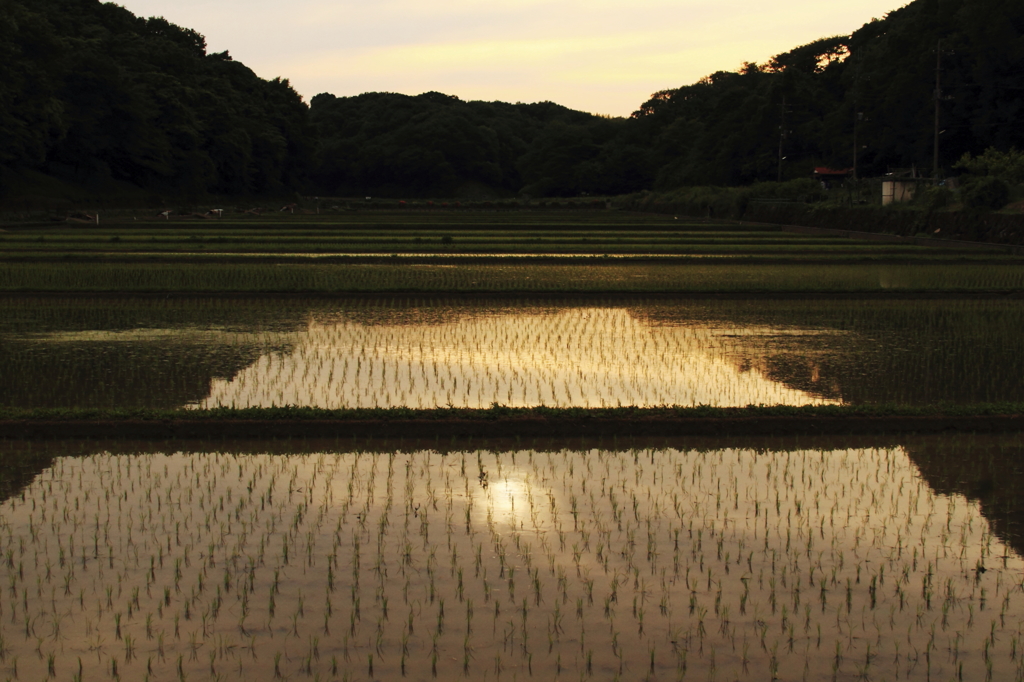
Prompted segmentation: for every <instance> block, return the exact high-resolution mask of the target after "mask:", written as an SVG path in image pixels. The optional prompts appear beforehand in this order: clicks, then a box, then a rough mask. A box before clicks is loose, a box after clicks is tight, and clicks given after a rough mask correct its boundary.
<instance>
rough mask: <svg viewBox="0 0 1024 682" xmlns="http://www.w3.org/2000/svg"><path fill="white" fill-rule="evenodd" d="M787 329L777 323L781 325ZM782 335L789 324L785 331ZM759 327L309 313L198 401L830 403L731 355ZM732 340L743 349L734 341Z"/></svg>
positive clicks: (538, 316) (601, 315)
mask: <svg viewBox="0 0 1024 682" xmlns="http://www.w3.org/2000/svg"><path fill="white" fill-rule="evenodd" d="M783 333H786V332H783ZM789 333H792V332H789ZM762 336H770V337H772V338H776V337H777V336H779V330H775V329H769V328H749V327H748V328H729V327H727V326H721V325H718V326H712V325H701V324H697V323H694V324H692V325H689V326H677V327H667V326H651V325H648V324H646V323H645V322H644V321H642V320H638V319H636V318H635V317H633V316H632V315H631V314H630V313H629V311H628V310H626V309H622V308H568V309H561V310H555V311H545V312H540V313H527V312H523V311H518V312H516V313H515V314H507V313H506V314H501V313H499V314H492V315H475V316H463V317H459V318H457V319H452V320H451V321H449V322H447V323H446V324H436V323H434V324H422V323H420V324H417V323H409V324H400V325H399V324H395V325H367V324H362V323H359V322H353V321H350V320H347V319H343V318H342V319H334V320H322V321H314V322H312V323H311V324H310V326H309V328H308V330H306V331H305V332H303V333H300V334H298V335H296V337H295V344H294V347H293V348H292V350H291V351H289V352H282V353H273V354H268V355H264V356H262V357H261V358H260V359H259V360H258V361H256V363H254V364H253V365H252V366H250V367H247V368H245V369H244V370H242V371H241V372H239V373H238V374H237V375H236V376H234V377H232V378H231V379H218V380H215V381H214V382H213V385H212V388H211V392H210V396H209V398H208V399H206V400H204V401H202V402H201V403H200V405H201V406H204V407H206V406H216V405H227V406H232V405H233V406H236V407H249V406H270V405H289V404H294V405H315V406H319V407H392V406H408V407H434V406H439V405H440V406H444V405H454V406H456V407H486V406H488V405H490V404H491V403H494V402H497V403H500V404H502V405H508V406H529V405H551V406H585V407H613V406H617V405H640V406H645V405H730V406H732V405H748V404H760V403H764V404H787V405H803V404H808V403H822V402H832V401H830V400H827V399H824V398H822V397H819V396H815V395H813V394H811V393H808V392H805V391H800V390H796V389H793V388H790V387H788V386H786V385H784V384H783V383H781V382H777V381H772V380H770V379H768V378H766V377H765V375H764V374H763V373H762V372H761V371H758V370H757V368H756V366H755V365H752V364H751V363H750V362H749V361H746V362H744V360H743V359H741V358H739V357H738V356H739V355H740V350H741V345H740V344H743V345H745V346H749V345H750V342H751V341H752V340H753V341H757V339H758V338H759V337H762ZM742 350H747V349H746V348H742Z"/></svg>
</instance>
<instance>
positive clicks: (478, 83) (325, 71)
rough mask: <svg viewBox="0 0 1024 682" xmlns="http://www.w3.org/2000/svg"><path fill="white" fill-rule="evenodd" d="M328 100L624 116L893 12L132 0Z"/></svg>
mask: <svg viewBox="0 0 1024 682" xmlns="http://www.w3.org/2000/svg"><path fill="white" fill-rule="evenodd" d="M119 4H123V5H124V6H125V7H126V8H127V9H129V10H131V11H132V12H134V13H135V14H137V15H140V16H147V17H148V16H163V17H165V18H166V19H168V20H169V21H171V22H173V23H176V24H179V25H181V26H186V27H188V28H193V29H195V30H197V31H199V32H200V33H202V34H203V35H205V36H206V40H207V43H208V45H209V49H210V51H211V52H219V51H222V50H229V51H230V52H231V54H232V56H234V57H235V58H236V59H238V60H240V61H242V62H244V63H245V64H246V65H248V66H249V67H250V68H252V69H253V70H254V71H256V73H257V74H259V75H260V76H262V77H264V78H274V77H276V76H281V77H285V78H288V79H290V80H291V83H292V85H293V86H294V87H295V88H296V90H298V91H299V93H300V94H302V95H303V96H304V97H305V98H306V99H307V100H308V99H309V98H310V97H312V96H313V95H315V94H317V93H320V92H330V93H333V94H335V95H338V96H347V95H358V94H360V93H363V92H401V93H405V94H409V95H416V94H419V93H421V92H428V91H431V90H435V91H438V92H443V93H446V94H449V95H456V96H458V97H460V98H461V99H464V100H501V101H505V102H518V101H521V102H538V101H545V100H550V101H553V102H557V103H559V104H563V105H565V106H568V107H571V108H573V109H580V110H583V111H589V112H592V113H597V114H610V115H614V116H628V115H629V113H630V112H632V111H634V110H635V109H637V108H638V107H639V105H640V104H642V103H643V102H644V101H645V100H646V99H647V98H648V96H649V95H650V94H651V93H653V92H656V91H658V90H663V89H666V88H675V87H679V86H681V85H688V84H690V83H693V82H694V81H696V80H697V79H699V78H700V77H702V76H705V75H707V74H709V73H713V72H715V71H723V70H725V71H730V70H736V69H738V68H739V66H740V65H741V64H742V63H743V62H744V61H753V62H764V61H766V60H768V59H769V58H770V57H772V56H773V55H775V54H778V53H780V52H785V51H787V50H789V49H791V48H793V47H796V46H798V45H802V44H805V43H808V42H811V41H813V40H816V39H818V38H822V37H825V36H830V35H838V34H849V33H851V32H853V31H854V30H856V29H858V28H859V27H860V26H862V25H863V24H865V23H867V22H868V21H870V20H871V19H872V18H873V17H882V16H883V15H884V14H885V13H886V12H888V11H891V10H893V9H895V8H896V7H898V6H899V3H898V2H896V0H852V1H851V2H845V3H831V2H820V1H812V0H780V1H779V2H775V3H763V2H750V1H749V0H744V1H742V2H741V1H740V0H717V1H715V0H630V1H626V0H586V1H585V2H584V1H583V0H439V1H437V2H425V1H424V0H370V1H367V0H289V1H288V2H284V1H282V0H273V1H272V0H173V2H172V1H171V0H127V1H126V2H124V3H119Z"/></svg>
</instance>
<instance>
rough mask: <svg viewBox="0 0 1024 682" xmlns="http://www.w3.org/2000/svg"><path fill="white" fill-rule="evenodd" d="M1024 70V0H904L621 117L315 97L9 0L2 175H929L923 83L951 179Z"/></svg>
mask: <svg viewBox="0 0 1024 682" xmlns="http://www.w3.org/2000/svg"><path fill="white" fill-rule="evenodd" d="M940 65H941V68H937V66H940ZM1022 72H1024V3H1020V2H1019V0H914V2H911V3H910V4H908V5H907V6H905V7H902V8H900V9H898V10H895V11H893V12H891V13H889V14H888V15H887V16H885V17H884V18H882V19H876V20H872V21H871V22H869V23H867V24H865V25H864V26H863V27H862V28H860V29H859V30H857V31H855V32H854V33H853V34H852V35H849V36H837V37H828V38H823V39H821V40H818V41H815V42H812V43H810V44H808V45H804V46H801V47H797V48H796V49H793V50H791V51H789V52H786V53H784V54H780V55H778V56H776V57H774V58H773V59H771V60H769V61H768V62H767V63H765V64H755V63H746V64H744V65H743V66H742V68H740V69H739V70H738V71H736V72H727V71H721V72H717V73H714V74H711V75H709V76H707V77H706V78H703V79H701V80H700V81H699V82H697V83H695V84H692V85H686V86H683V87H680V88H676V89H671V90H664V91H661V92H658V93H655V94H654V95H652V96H651V98H650V99H649V100H648V101H647V102H644V103H643V104H641V105H640V106H639V108H638V109H637V111H636V112H634V113H633V115H632V116H631V117H629V118H606V117H599V116H594V115H591V114H587V113H583V112H578V111H573V110H570V109H567V108H565V107H562V106H559V105H557V104H554V103H551V102H543V103H537V104H506V103H502V102H464V101H462V100H460V99H458V98H457V97H454V96H450V95H445V94H441V93H435V92H431V93H426V94H423V95H419V96H414V97H413V96H407V95H400V94H394V93H367V94H362V95H358V96H354V97H336V96H334V95H330V94H320V95H317V96H315V97H313V98H312V100H311V101H310V102H309V103H308V104H307V103H304V102H303V101H302V99H301V97H299V95H298V94H297V93H296V92H295V91H294V90H293V89H292V88H291V87H290V85H289V83H288V81H287V80H281V79H275V80H270V81H268V80H264V79H261V78H259V77H257V76H256V75H255V74H254V73H253V72H252V71H251V70H249V69H248V68H246V67H245V66H244V65H242V64H241V63H239V62H236V61H234V60H232V58H231V57H230V56H229V55H228V53H226V52H223V53H216V54H209V53H208V52H207V50H206V45H205V40H204V38H203V36H202V35H200V34H199V33H197V32H196V31H194V30H191V29H186V28H181V27H178V26H175V25H173V24H170V23H168V22H167V21H165V20H163V19H159V18H150V19H144V18H139V17H136V16H134V15H133V14H132V13H131V12H129V11H128V10H126V9H124V8H122V7H119V6H117V5H115V4H111V3H107V4H103V3H101V2H99V1H98V0H31V1H28V0H5V2H4V3H2V4H0V140H2V145H0V178H8V179H9V178H11V177H12V174H18V173H26V172H29V171H34V172H37V173H42V174H45V175H46V176H50V177H56V178H61V179H63V180H66V181H69V182H76V183H79V184H84V185H88V184H89V183H96V182H98V181H102V180H106V179H111V180H114V181H120V182H126V183H132V184H133V185H135V186H139V187H141V188H144V189H146V190H148V191H151V192H154V193H156V194H160V195H164V196H181V197H200V196H203V195H235V196H259V195H282V194H288V193H293V192H304V193H310V194H312V193H316V194H321V195H330V196H339V195H341V196H362V195H364V194H373V195H377V196H410V197H414V196H454V195H458V194H459V193H463V192H467V191H486V192H492V193H496V194H499V195H507V196H511V195H515V194H522V193H525V194H529V195H531V196H534V197H541V196H572V195H580V194H619V193H626V192H632V191H635V190H638V189H645V188H657V189H668V188H673V187H680V186H687V185H742V184H749V183H752V182H756V181H765V180H775V179H776V178H777V177H778V175H779V174H780V173H781V175H782V177H783V178H784V179H790V178H796V177H808V176H809V175H810V174H811V172H812V170H813V168H814V167H815V166H819V165H828V166H832V167H835V168H849V167H851V166H852V165H853V156H854V149H855V147H856V149H857V156H858V171H859V174H860V175H861V176H869V175H878V174H882V173H885V172H887V171H888V170H889V169H891V168H896V167H902V168H907V167H912V166H913V167H917V168H919V169H921V170H922V171H923V172H924V173H926V174H927V173H930V171H931V165H932V153H933V133H934V126H933V122H934V112H935V105H936V98H938V106H939V111H940V118H939V128H940V132H941V134H940V156H939V162H940V166H941V167H942V169H943V171H944V172H946V173H948V172H950V171H951V169H952V167H953V165H954V163H955V162H956V161H957V160H958V159H959V158H960V157H961V156H962V155H963V154H965V153H972V154H979V153H981V152H983V151H984V150H986V149H989V148H995V149H997V150H1003V151H1008V150H1010V149H1012V148H1015V147H1016V148H1024V126H1021V125H1019V121H1020V120H1021V118H1022V115H1024V106H1022V105H1024V82H1022V81H1021V79H1020V74H1021V73H1022ZM937 77H940V78H941V87H940V89H939V90H938V91H937V90H936V82H937ZM780 157H782V158H783V160H782V161H781V163H780ZM0 183H2V180H0ZM2 189H3V188H2V186H0V191H2Z"/></svg>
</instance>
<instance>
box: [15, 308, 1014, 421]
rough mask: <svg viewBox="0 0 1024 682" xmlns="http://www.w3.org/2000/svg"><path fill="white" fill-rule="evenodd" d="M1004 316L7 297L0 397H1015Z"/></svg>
mask: <svg viewBox="0 0 1024 682" xmlns="http://www.w3.org/2000/svg"><path fill="white" fill-rule="evenodd" d="M623 311H627V313H628V314H626V313H624V312H623ZM1022 319H1024V306H1021V304H1020V302H1019V301H1012V300H951V301H946V300H938V301H918V300H915V301H901V300H845V299H842V300H838V299H837V300H833V299H823V300H770V299H738V300H732V299H726V300H707V299H701V300H678V299H643V298H639V299H632V298H630V299H610V300H607V301H605V300H600V299H598V300H597V301H595V300H594V299H588V300H578V299H576V300H574V299H571V298H570V299H567V300H561V299H559V300H546V299H542V300H525V301H524V300H511V299H500V298H480V299H477V298H459V297H454V298H450V299H443V298H442V299H436V298H427V297H409V298H407V299H406V298H403V297H401V296H398V297H379V298H377V297H370V298H353V299H345V300H330V299H315V300H311V299H294V300H293V299H238V300H234V299H221V298H197V299H170V300H164V299H135V298H130V299H124V298H118V299H96V300H94V299H87V298H83V299H77V298H76V299H60V298H55V299H46V300H45V301H42V300H35V299H29V298H26V299H21V298H15V299H8V300H6V301H3V302H0V378H2V383H3V386H2V390H0V404H2V405H5V406H11V407H15V406H17V407H24V408H40V407H41V408H50V407H94V408H126V407H130V408H159V409H164V408H176V407H180V406H182V405H200V404H212V403H213V402H214V401H220V402H223V403H225V404H230V403H231V401H235V402H236V404H247V403H249V404H272V403H273V404H285V403H300V404H302V403H305V402H306V401H307V400H310V401H312V404H320V405H335V406H336V405H373V404H384V405H388V404H390V405H395V404H400V403H401V402H402V401H403V400H407V401H408V402H406V403H405V404H408V405H418V406H427V407H432V406H434V405H436V404H439V405H446V404H447V403H448V401H449V400H450V401H451V402H452V404H453V405H459V404H464V405H483V406H488V405H490V403H491V402H499V403H505V404H509V405H516V404H530V405H532V404H540V403H541V402H544V403H545V404H549V405H555V404H570V403H571V404H590V405H602V404H605V405H616V404H618V402H620V401H621V402H622V403H623V404H641V405H642V404H657V403H661V402H666V403H677V404H683V405H686V404H691V403H694V402H696V403H707V404H720V405H731V404H747V403H750V402H754V403H758V402H766V403H773V402H775V403H777V402H783V403H785V402H788V403H807V402H813V401H814V400H826V401H837V402H838V401H842V402H844V403H849V404H870V403H894V404H908V405H923V404H935V403H947V402H948V403H955V404H971V403H978V402H1019V401H1021V400H1024V382H1021V380H1020V377H1021V376H1024V346H1022V343H1024V342H1022V338H1024V337H1022V336H1021V334H1020V329H1021V328H1022V324H1024V323H1022ZM332 371H333V375H332ZM435 372H436V373H435Z"/></svg>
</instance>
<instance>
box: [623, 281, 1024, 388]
mask: <svg viewBox="0 0 1024 682" xmlns="http://www.w3.org/2000/svg"><path fill="white" fill-rule="evenodd" d="M630 312H631V314H633V315H635V316H637V317H639V318H642V319H644V320H646V321H647V322H648V323H649V324H652V325H657V326H689V325H707V326H710V327H712V328H717V329H719V330H720V332H721V334H722V335H723V336H725V337H726V338H727V339H728V340H729V342H730V344H731V348H732V350H731V352H730V356H731V360H732V362H733V364H734V366H736V367H737V368H738V369H740V370H744V369H747V370H755V371H758V372H760V373H761V374H762V375H764V376H765V377H766V378H769V379H771V380H773V381H776V382H779V383H782V384H784V385H786V386H789V387H791V388H796V389H799V390H801V391H805V392H807V393H810V394H811V395H814V396H818V397H822V398H828V399H838V400H843V401H844V402H847V403H850V404H865V403H898V404H907V405H922V404H935V403H940V402H952V403H960V404H964V403H978V402H1003V401H1013V402H1017V401H1022V400H1024V381H1021V380H1020V377H1022V376H1024V337H1022V336H1021V335H1020V331H1019V330H1020V329H1021V328H1024V305H1022V304H1021V303H1020V302H1017V301H1000V300H938V301H932V300H870V299H865V300H857V299H849V300H847V299H838V300H828V299H812V300H772V299H759V300H715V301H700V302H691V303H682V304H680V303H675V302H667V303H658V302H654V303H652V304H650V305H645V306H637V307H632V308H631V309H630ZM750 330H754V333H750ZM757 330H760V331H757Z"/></svg>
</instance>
